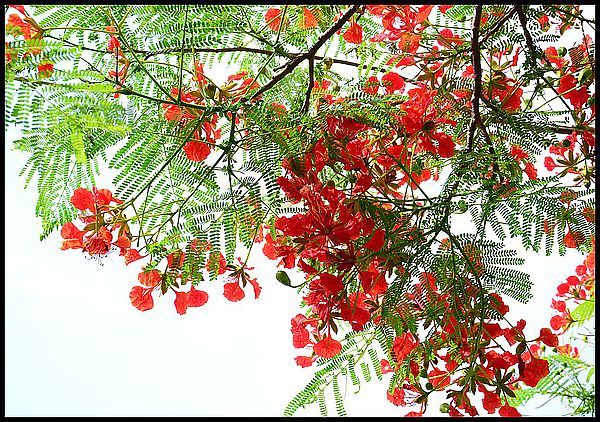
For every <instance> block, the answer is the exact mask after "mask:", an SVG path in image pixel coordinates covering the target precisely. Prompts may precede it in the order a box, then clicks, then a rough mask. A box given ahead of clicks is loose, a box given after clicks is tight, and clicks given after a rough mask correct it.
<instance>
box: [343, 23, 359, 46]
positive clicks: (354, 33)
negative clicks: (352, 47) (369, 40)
mask: <svg viewBox="0 0 600 422" xmlns="http://www.w3.org/2000/svg"><path fill="white" fill-rule="evenodd" d="M342 37H343V38H344V40H345V41H346V42H347V43H352V44H360V43H361V42H363V30H362V27H361V26H360V25H359V24H357V23H356V21H355V20H352V21H351V22H350V27H349V28H348V29H347V30H346V32H344V35H342Z"/></svg>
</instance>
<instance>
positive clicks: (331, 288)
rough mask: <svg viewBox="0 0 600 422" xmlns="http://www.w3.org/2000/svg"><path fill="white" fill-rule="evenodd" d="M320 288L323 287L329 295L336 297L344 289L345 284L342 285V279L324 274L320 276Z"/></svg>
mask: <svg viewBox="0 0 600 422" xmlns="http://www.w3.org/2000/svg"><path fill="white" fill-rule="evenodd" d="M319 286H321V287H322V288H323V289H324V290H325V292H327V294H330V295H334V296H335V295H337V294H338V293H339V292H340V291H341V290H342V289H343V288H344V283H342V279H341V278H340V277H337V276H334V275H331V274H328V273H323V274H321V275H320V276H319Z"/></svg>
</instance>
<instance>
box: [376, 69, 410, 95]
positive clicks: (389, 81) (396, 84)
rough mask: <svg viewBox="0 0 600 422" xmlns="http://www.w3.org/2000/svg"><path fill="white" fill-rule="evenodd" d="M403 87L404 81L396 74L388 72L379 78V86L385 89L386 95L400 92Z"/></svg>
mask: <svg viewBox="0 0 600 422" xmlns="http://www.w3.org/2000/svg"><path fill="white" fill-rule="evenodd" d="M405 85H406V83H405V82H404V79H402V77H401V76H400V75H398V74H397V73H396V72H388V73H386V74H385V75H383V77H382V78H381V86H383V87H384V88H385V91H386V93H387V94H393V93H394V92H398V91H402V90H403V89H404V86H405Z"/></svg>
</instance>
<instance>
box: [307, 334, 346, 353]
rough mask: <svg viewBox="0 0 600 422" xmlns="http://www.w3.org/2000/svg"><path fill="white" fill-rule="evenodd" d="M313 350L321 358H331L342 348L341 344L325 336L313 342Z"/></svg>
mask: <svg viewBox="0 0 600 422" xmlns="http://www.w3.org/2000/svg"><path fill="white" fill-rule="evenodd" d="M313 350H314V352H315V354H317V355H319V356H321V357H323V358H332V357H334V356H335V355H337V354H338V353H339V352H340V350H342V344H341V343H340V342H339V341H337V340H334V339H332V338H331V337H325V338H324V339H323V340H321V341H319V342H318V343H317V344H315V346H314V348H313Z"/></svg>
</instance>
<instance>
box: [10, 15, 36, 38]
mask: <svg viewBox="0 0 600 422" xmlns="http://www.w3.org/2000/svg"><path fill="white" fill-rule="evenodd" d="M31 30H32V28H31V25H29V24H28V23H26V22H25V21H23V19H21V17H20V16H19V15H15V14H14V13H13V14H11V15H9V16H8V19H7V23H6V31H7V32H9V33H11V34H13V35H17V34H21V35H23V38H25V39H26V40H28V39H30V38H31Z"/></svg>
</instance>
